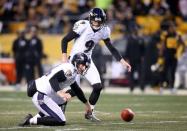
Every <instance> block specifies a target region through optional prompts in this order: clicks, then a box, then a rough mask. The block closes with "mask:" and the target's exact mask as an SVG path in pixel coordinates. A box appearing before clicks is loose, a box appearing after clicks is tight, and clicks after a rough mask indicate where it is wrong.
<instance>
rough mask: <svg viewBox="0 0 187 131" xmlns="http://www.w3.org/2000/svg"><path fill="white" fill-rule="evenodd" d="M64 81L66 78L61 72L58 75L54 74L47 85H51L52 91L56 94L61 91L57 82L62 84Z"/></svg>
mask: <svg viewBox="0 0 187 131" xmlns="http://www.w3.org/2000/svg"><path fill="white" fill-rule="evenodd" d="M65 80H66V76H65V75H64V71H62V70H61V71H59V72H58V73H56V74H55V75H54V76H53V77H51V79H50V80H49V83H50V84H51V87H52V88H53V90H54V91H56V92H57V91H59V90H61V89H60V86H59V82H63V81H65Z"/></svg>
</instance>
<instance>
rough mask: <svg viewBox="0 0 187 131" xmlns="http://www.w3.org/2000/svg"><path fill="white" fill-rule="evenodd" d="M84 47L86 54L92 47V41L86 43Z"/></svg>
mask: <svg viewBox="0 0 187 131" xmlns="http://www.w3.org/2000/svg"><path fill="white" fill-rule="evenodd" d="M85 46H86V48H87V49H86V50H85V51H84V53H88V52H89V51H90V50H91V49H92V48H93V47H94V41H93V40H89V41H87V42H86V44H85Z"/></svg>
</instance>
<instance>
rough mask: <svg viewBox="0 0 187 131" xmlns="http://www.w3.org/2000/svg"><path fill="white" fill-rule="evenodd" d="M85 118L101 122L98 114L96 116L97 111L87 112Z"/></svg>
mask: <svg viewBox="0 0 187 131" xmlns="http://www.w3.org/2000/svg"><path fill="white" fill-rule="evenodd" d="M85 119H87V120H90V121H92V122H100V121H101V120H100V119H98V118H97V117H96V116H95V113H94V112H93V111H92V112H87V113H86V114H85Z"/></svg>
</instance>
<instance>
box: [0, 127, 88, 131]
mask: <svg viewBox="0 0 187 131" xmlns="http://www.w3.org/2000/svg"><path fill="white" fill-rule="evenodd" d="M45 128H48V129H49V128H50V127H49V126H39V127H37V126H36V127H18V126H16V127H7V128H0V130H3V131H4V130H16V129H45ZM82 130H86V129H85V128H64V129H56V130H55V131H82Z"/></svg>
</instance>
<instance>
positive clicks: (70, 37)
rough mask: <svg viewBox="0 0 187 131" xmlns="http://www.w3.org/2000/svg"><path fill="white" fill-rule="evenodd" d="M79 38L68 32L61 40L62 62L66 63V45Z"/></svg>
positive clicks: (72, 32) (75, 34)
mask: <svg viewBox="0 0 187 131" xmlns="http://www.w3.org/2000/svg"><path fill="white" fill-rule="evenodd" d="M77 37H79V35H78V34H77V33H75V32H74V31H70V32H69V33H68V34H67V35H66V36H65V37H64V38H63V39H62V40H61V50H62V62H67V61H68V57H67V47H68V43H69V42H70V41H71V40H73V39H75V38H77Z"/></svg>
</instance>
